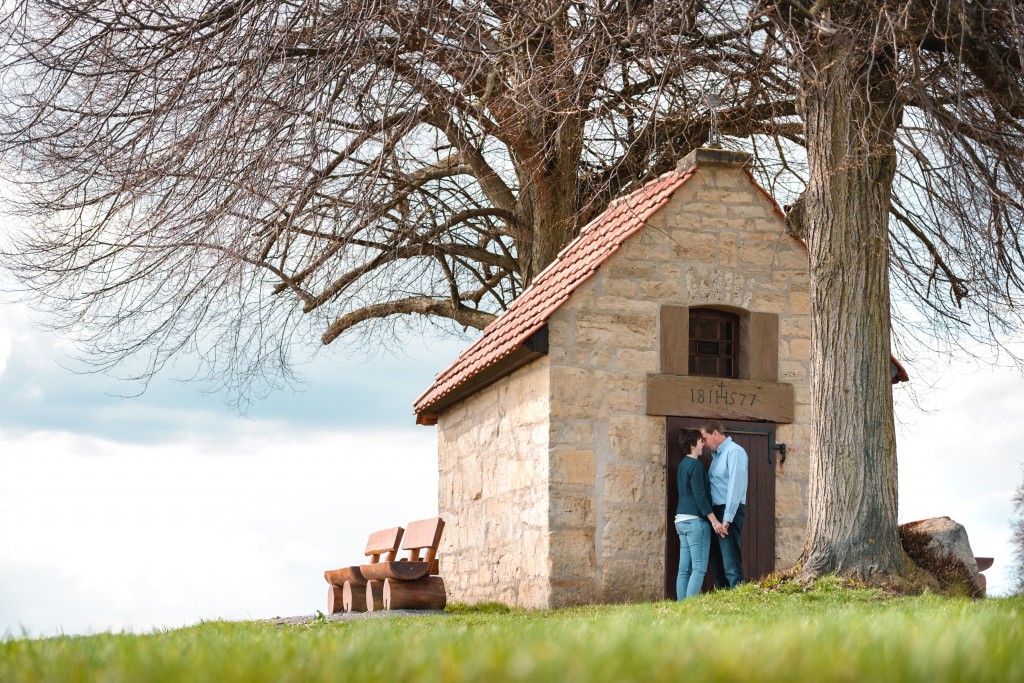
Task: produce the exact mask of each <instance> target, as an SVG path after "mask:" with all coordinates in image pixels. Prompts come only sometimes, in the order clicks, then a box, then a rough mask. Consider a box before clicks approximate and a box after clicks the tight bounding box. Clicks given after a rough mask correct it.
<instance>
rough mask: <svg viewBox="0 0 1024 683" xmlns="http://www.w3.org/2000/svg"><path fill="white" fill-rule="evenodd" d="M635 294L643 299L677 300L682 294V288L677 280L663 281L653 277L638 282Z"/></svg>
mask: <svg viewBox="0 0 1024 683" xmlns="http://www.w3.org/2000/svg"><path fill="white" fill-rule="evenodd" d="M636 293H637V295H638V296H640V297H641V298H643V299H650V300H653V301H661V300H664V299H678V298H679V297H680V296H682V294H683V288H682V285H681V284H680V282H679V281H678V280H663V279H660V278H657V277H655V278H652V279H650V280H640V281H639V282H638V283H637V288H636Z"/></svg>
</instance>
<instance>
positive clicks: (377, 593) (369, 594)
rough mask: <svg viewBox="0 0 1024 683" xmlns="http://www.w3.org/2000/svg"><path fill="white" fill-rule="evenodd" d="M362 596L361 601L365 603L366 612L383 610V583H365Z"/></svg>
mask: <svg viewBox="0 0 1024 683" xmlns="http://www.w3.org/2000/svg"><path fill="white" fill-rule="evenodd" d="M353 588H355V586H353ZM363 595H364V596H365V597H364V598H363V599H364V600H365V601H366V611H367V612H376V611H377V610H381V609H384V582H383V581H367V582H366V590H365V591H364V592H363Z"/></svg>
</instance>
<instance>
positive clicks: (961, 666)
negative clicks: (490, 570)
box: [0, 580, 1024, 683]
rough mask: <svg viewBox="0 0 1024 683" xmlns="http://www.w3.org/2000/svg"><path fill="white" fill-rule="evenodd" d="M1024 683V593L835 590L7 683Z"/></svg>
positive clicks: (145, 640) (339, 627) (24, 655)
mask: <svg viewBox="0 0 1024 683" xmlns="http://www.w3.org/2000/svg"><path fill="white" fill-rule="evenodd" d="M311 680H338V681H381V682H385V681H401V682H403V683H405V682H408V681H580V682H583V681H586V682H587V683H596V682H601V681H616V682H625V681H635V682H636V683H658V682H661V681H665V682H666V683H667V682H672V683H693V682H695V681H744V682H751V683H754V682H757V681H821V682H827V681H858V682H863V681H928V682H934V681H963V682H965V683H980V682H983V681H1000V682H1004V681H1024V598H1021V597H1017V598H999V599H988V600H982V601H971V600H968V599H961V598H944V597H939V596H934V595H925V596H918V597H892V596H887V595H884V594H882V593H879V592H877V591H873V590H850V589H846V588H843V587H841V586H840V585H839V583H838V582H836V581H828V580H826V581H822V582H819V583H818V584H817V585H816V586H815V587H813V588H812V589H810V590H806V591H802V590H797V589H795V588H790V589H789V590H765V589H763V588H760V587H758V586H755V585H750V586H742V587H740V588H738V589H736V590H734V591H729V592H719V593H714V594H711V595H704V596H701V597H700V598H697V599H693V600H689V601H687V602H684V603H680V604H676V603H667V602H663V603H649V604H639V605H614V606H601V607H583V608H575V609H567V610H555V611H534V612H526V611H516V610H507V609H505V608H502V607H500V606H484V607H482V608H461V609H460V608H458V607H456V608H454V609H452V610H450V611H449V613H448V614H445V615H438V616H427V617H416V618H404V619H376V620H367V621H356V622H348V623H331V622H326V623H324V622H314V623H311V624H308V625H304V626H286V627H279V626H274V625H273V624H270V623H262V622H237V623H229V622H204V623H201V624H198V625H196V626H192V627H189V628H184V629H177V630H173V631H163V632H156V633H151V634H147V635H131V634H117V635H113V634H105V635H94V636H85V637H61V638H50V639H45V640H10V639H9V640H7V641H4V642H0V681H4V682H5V683H6V682H8V681H11V682H13V681H18V682H26V683H27V682H30V681H104V682H111V683H113V682H117V681H133V682H134V681H196V682H202V681H217V682H224V681H247V682H248V681H311Z"/></svg>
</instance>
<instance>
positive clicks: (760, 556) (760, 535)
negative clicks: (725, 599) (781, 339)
mask: <svg viewBox="0 0 1024 683" xmlns="http://www.w3.org/2000/svg"><path fill="white" fill-rule="evenodd" d="M666 423H667V430H668V434H667V436H668V449H667V453H666V457H665V467H666V476H665V482H666V489H667V492H666V497H667V502H668V506H667V510H666V513H667V515H668V528H667V533H666V538H665V596H666V597H667V598H668V599H670V600H674V599H675V597H676V574H677V572H678V571H679V536H678V535H676V526H675V523H674V521H673V520H674V519H675V516H676V504H677V503H678V502H679V489H678V487H677V485H676V468H677V467H679V463H680V462H681V461H682V459H683V454H682V452H680V450H679V433H680V432H681V431H682V430H683V429H697V427H698V425H700V423H701V420H700V419H697V418H688V417H670V418H668V419H667V420H666ZM722 424H723V425H724V426H725V434H726V436H731V437H732V440H733V441H735V442H736V443H738V444H739V445H740V446H743V449H744V450H745V451H746V452H747V456H748V457H749V459H750V466H749V468H750V469H749V475H748V476H749V479H748V482H747V516H746V520H745V521H744V523H743V541H742V542H741V544H740V550H741V552H742V553H743V573H744V574H745V575H746V576H745V578H746V580H748V581H751V580H755V579H759V578H761V577H762V576H765V575H766V574H769V573H771V572H772V571H774V570H775V459H774V457H772V450H771V447H772V445H773V444H774V442H775V425H773V424H768V423H764V422H727V421H725V420H723V421H722ZM701 462H702V463H704V467H705V469H706V468H708V467H710V466H711V454H710V453H709V452H707V451H705V452H704V455H703V456H701ZM712 542H714V541H712ZM714 585H715V581H714V578H713V577H712V575H711V571H710V568H709V570H708V574H707V576H706V577H705V579H704V590H705V591H708V590H711V589H712V588H713V587H714Z"/></svg>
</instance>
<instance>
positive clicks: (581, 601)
mask: <svg viewBox="0 0 1024 683" xmlns="http://www.w3.org/2000/svg"><path fill="white" fill-rule="evenodd" d="M588 578H591V580H590V581H552V582H551V598H550V606H551V608H552V609H560V608H563V607H575V606H577V605H592V604H594V603H595V602H597V590H596V589H595V587H594V582H593V580H592V577H588Z"/></svg>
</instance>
